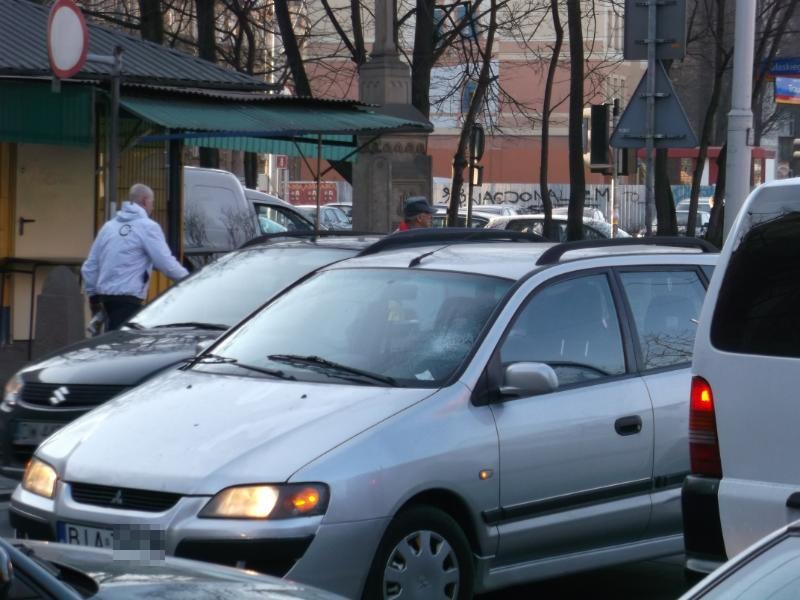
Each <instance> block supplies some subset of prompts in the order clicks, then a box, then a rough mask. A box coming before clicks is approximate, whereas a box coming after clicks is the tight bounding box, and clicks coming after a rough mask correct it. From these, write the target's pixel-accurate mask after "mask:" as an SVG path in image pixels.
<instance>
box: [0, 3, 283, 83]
mask: <svg viewBox="0 0 800 600" xmlns="http://www.w3.org/2000/svg"><path fill="white" fill-rule="evenodd" d="M49 10H50V9H49V6H42V5H40V4H34V3H33V2H29V1H27V0H0V17H1V18H0V75H13V76H28V77H32V76H34V77H35V76H49V75H50V74H51V73H50V63H49V61H48V58H47V18H48V14H49ZM87 26H88V28H89V52H90V53H93V54H102V55H111V54H112V53H113V51H114V48H115V47H116V46H121V47H122V49H123V55H122V56H123V60H122V80H123V83H125V82H131V83H134V82H138V83H145V84H158V85H177V86H195V87H205V88H218V89H229V90H234V89H238V90H256V89H267V88H271V87H272V86H271V85H270V84H268V83H266V82H264V81H262V80H260V79H257V78H255V77H251V76H250V75H246V74H244V73H238V72H236V71H233V70H228V69H225V68H223V67H220V66H218V65H215V64H214V63H211V62H208V61H205V60H202V59H200V58H197V57H195V56H191V55H189V54H185V53H183V52H179V51H177V50H173V49H172V48H167V47H165V46H159V45H158V44H154V43H152V42H148V41H145V40H142V39H139V38H137V37H134V36H131V35H128V34H126V33H122V32H120V31H115V30H112V29H106V28H104V27H100V26H98V25H94V24H91V23H87ZM109 71H110V67H109V66H108V65H103V64H96V63H90V62H88V61H87V63H86V64H85V65H84V67H83V69H82V70H81V71H80V73H78V74H77V75H76V76H75V77H74V79H98V77H100V78H105V77H107V76H108V74H109Z"/></svg>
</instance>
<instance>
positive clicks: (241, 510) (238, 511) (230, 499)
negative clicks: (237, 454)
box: [198, 483, 328, 519]
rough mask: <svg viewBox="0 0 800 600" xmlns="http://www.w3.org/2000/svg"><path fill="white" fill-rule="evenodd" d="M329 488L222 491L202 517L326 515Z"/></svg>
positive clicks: (264, 487)
mask: <svg viewBox="0 0 800 600" xmlns="http://www.w3.org/2000/svg"><path fill="white" fill-rule="evenodd" d="M327 508H328V487H327V486H326V485H323V484H319V483H302V484H288V485H243V486H237V487H230V488H227V489H224V490H222V491H221V492H220V493H218V494H217V495H216V496H214V497H213V498H212V499H211V500H210V501H209V503H208V504H206V505H205V507H203V510H201V511H200V514H199V515H198V516H199V517H201V518H206V519H290V518H292V517H306V516H312V515H322V514H325V510H326V509H327Z"/></svg>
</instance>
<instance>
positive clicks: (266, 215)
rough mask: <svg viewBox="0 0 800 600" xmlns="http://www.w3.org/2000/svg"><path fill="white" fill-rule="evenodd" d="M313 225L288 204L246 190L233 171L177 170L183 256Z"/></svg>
mask: <svg viewBox="0 0 800 600" xmlns="http://www.w3.org/2000/svg"><path fill="white" fill-rule="evenodd" d="M313 228H314V226H313V224H312V223H311V222H310V221H309V220H308V219H307V218H305V217H304V216H303V215H301V214H300V213H299V212H298V211H297V210H296V209H295V208H294V207H293V206H292V205H291V204H289V203H288V202H284V201H283V200H281V199H280V198H277V197H275V196H270V195H269V194H264V193H262V192H259V191H257V190H250V189H246V188H245V187H244V186H242V184H241V182H240V181H239V179H238V178H237V177H236V175H234V174H233V173H230V172H228V171H223V170H220V169H205V168H201V167H184V168H183V248H184V251H185V252H186V254H187V255H190V256H198V255H215V254H219V253H221V252H230V251H231V250H234V249H236V248H238V247H239V246H241V245H242V244H243V243H245V242H247V241H249V240H252V239H253V238H256V237H258V236H260V235H262V234H264V233H280V232H282V231H295V230H312V229H313Z"/></svg>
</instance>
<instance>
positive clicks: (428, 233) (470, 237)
mask: <svg viewBox="0 0 800 600" xmlns="http://www.w3.org/2000/svg"><path fill="white" fill-rule="evenodd" d="M545 241H547V240H545V239H544V238H543V237H542V236H540V235H536V234H535V233H523V232H521V231H507V230H505V229H472V228H468V227H443V228H438V229H437V228H425V229H410V230H408V231H397V232H395V233H392V234H390V235H387V236H386V237H384V238H381V239H380V240H378V241H377V242H375V243H374V244H372V245H371V246H367V247H366V248H364V249H363V250H362V251H361V252H360V253H359V254H358V256H369V255H370V254H377V253H378V252H383V251H384V250H393V249H396V248H408V247H414V246H425V245H429V244H462V243H469V242H545Z"/></svg>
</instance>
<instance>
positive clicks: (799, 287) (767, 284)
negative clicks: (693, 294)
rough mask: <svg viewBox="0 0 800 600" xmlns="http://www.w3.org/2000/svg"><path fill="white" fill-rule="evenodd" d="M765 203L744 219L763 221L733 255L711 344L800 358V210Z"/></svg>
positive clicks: (743, 350)
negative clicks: (757, 210)
mask: <svg viewBox="0 0 800 600" xmlns="http://www.w3.org/2000/svg"><path fill="white" fill-rule="evenodd" d="M776 189H779V188H776ZM763 194H764V192H762V195H763ZM765 204H766V206H763V209H762V213H759V214H754V213H752V212H751V213H750V214H748V215H746V216H745V217H744V219H743V223H744V224H746V223H747V222H748V221H755V222H756V223H757V224H755V225H754V226H753V227H752V228H751V229H750V230H749V231H748V232H747V233H746V234H745V235H744V236H743V237H742V239H741V240H740V241H739V244H738V247H736V249H735V250H734V252H733V254H732V255H731V258H730V262H729V263H728V268H727V270H726V272H725V278H724V279H723V280H722V285H721V286H720V289H719V295H718V297H717V305H716V309H715V311H714V316H713V320H712V321H711V343H712V344H713V345H714V346H715V347H717V348H718V349H720V350H724V351H726V352H737V353H742V354H759V355H767V356H785V357H792V358H800V310H798V306H800V212H785V211H786V210H787V208H786V207H783V206H782V205H780V204H778V205H776V206H774V207H770V205H769V204H768V203H765ZM758 206H761V205H758ZM751 210H752V209H751ZM771 211H772V212H771ZM770 213H771V214H770ZM770 217H771V218H770ZM756 219H761V220H760V221H757V220H756ZM763 219H766V220H763Z"/></svg>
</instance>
